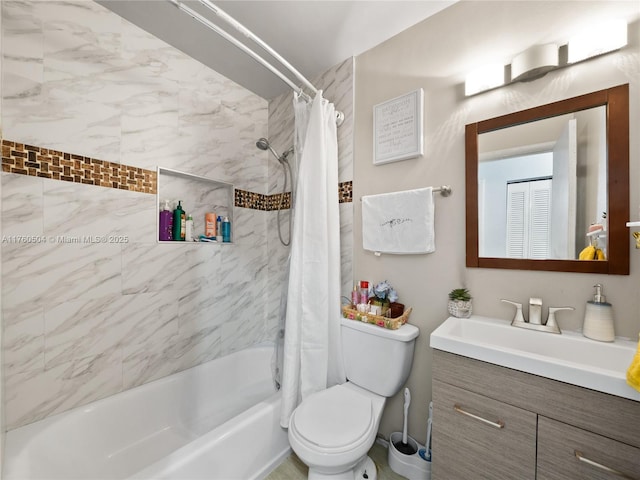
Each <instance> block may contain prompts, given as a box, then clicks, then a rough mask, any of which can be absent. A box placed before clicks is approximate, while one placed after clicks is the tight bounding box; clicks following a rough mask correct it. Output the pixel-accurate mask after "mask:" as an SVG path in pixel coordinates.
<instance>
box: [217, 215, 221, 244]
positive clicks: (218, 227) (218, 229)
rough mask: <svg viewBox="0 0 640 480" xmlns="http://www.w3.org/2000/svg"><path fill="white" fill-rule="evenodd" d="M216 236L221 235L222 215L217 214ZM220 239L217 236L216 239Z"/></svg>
mask: <svg viewBox="0 0 640 480" xmlns="http://www.w3.org/2000/svg"><path fill="white" fill-rule="evenodd" d="M216 236H218V237H222V217H221V216H220V215H218V219H217V220H216ZM220 240H221V239H220V238H218V241H220Z"/></svg>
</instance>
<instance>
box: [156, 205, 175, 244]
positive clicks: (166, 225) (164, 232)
mask: <svg viewBox="0 0 640 480" xmlns="http://www.w3.org/2000/svg"><path fill="white" fill-rule="evenodd" d="M172 230H173V212H172V211H171V207H170V206H169V200H165V201H164V207H162V210H160V226H159V232H158V240H160V241H163V242H166V241H170V240H171V239H172V238H173V231H172Z"/></svg>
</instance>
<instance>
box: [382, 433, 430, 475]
mask: <svg viewBox="0 0 640 480" xmlns="http://www.w3.org/2000/svg"><path fill="white" fill-rule="evenodd" d="M401 442H402V432H393V433H392V434H391V436H390V437H389V453H388V456H387V461H388V462H389V466H390V467H391V470H393V471H394V472H396V473H397V474H398V475H402V476H403V477H406V478H408V479H409V480H431V461H429V460H425V459H424V458H422V457H421V456H420V453H419V452H420V450H422V451H423V452H424V445H420V444H419V443H418V442H416V441H415V440H414V439H413V438H411V437H410V436H407V444H409V445H410V446H411V447H412V448H411V450H412V451H414V452H415V453H413V454H411V455H407V454H405V453H402V452H401V451H400V450H398V449H397V448H396V447H395V445H394V444H395V443H401Z"/></svg>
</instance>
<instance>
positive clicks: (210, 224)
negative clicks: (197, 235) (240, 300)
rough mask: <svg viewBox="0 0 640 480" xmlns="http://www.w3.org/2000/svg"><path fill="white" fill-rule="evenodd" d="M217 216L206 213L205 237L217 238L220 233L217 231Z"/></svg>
mask: <svg viewBox="0 0 640 480" xmlns="http://www.w3.org/2000/svg"><path fill="white" fill-rule="evenodd" d="M216 223H217V222H216V214H215V213H205V214H204V236H205V237H209V238H211V237H215V236H216V235H217V234H218V232H217V231H216Z"/></svg>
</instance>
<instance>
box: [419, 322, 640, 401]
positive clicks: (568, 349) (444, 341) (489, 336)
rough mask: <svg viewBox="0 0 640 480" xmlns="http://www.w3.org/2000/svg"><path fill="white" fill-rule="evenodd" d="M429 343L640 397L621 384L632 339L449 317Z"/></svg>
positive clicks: (632, 347)
mask: <svg viewBox="0 0 640 480" xmlns="http://www.w3.org/2000/svg"><path fill="white" fill-rule="evenodd" d="M430 345H431V347H432V348H436V349H438V350H443V351H445V352H450V353H455V354H457V355H463V356H465V357H470V358H475V359H476V360H482V361H484V362H489V363H493V364H495V365H501V366H503V367H507V368H513V369H515V370H520V371H522V372H527V373H532V374H534V375H540V376H542V377H547V378H551V379H554V380H559V381H561V382H565V383H570V384H573V385H578V386H580V387H585V388H590V389H592V390H597V391H599V392H604V393H609V394H611V395H617V396H619V397H624V398H629V399H631V400H637V401H640V392H638V391H636V390H634V389H633V388H631V387H630V386H629V385H627V383H626V372H627V368H629V365H630V364H631V360H632V359H633V356H634V354H635V352H636V348H637V343H635V342H632V341H630V340H623V339H616V341H615V342H598V341H595V340H590V339H588V338H585V337H583V336H582V335H581V334H579V333H576V332H562V334H561V335H557V334H553V333H546V332H537V331H534V330H525V329H523V328H517V327H513V326H511V322H509V321H508V320H497V319H494V318H487V317H481V316H478V315H473V316H471V318H455V317H449V318H448V319H447V320H446V321H445V322H444V323H443V324H442V325H440V326H439V327H438V328H437V329H436V330H434V331H433V333H432V334H431V341H430Z"/></svg>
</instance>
